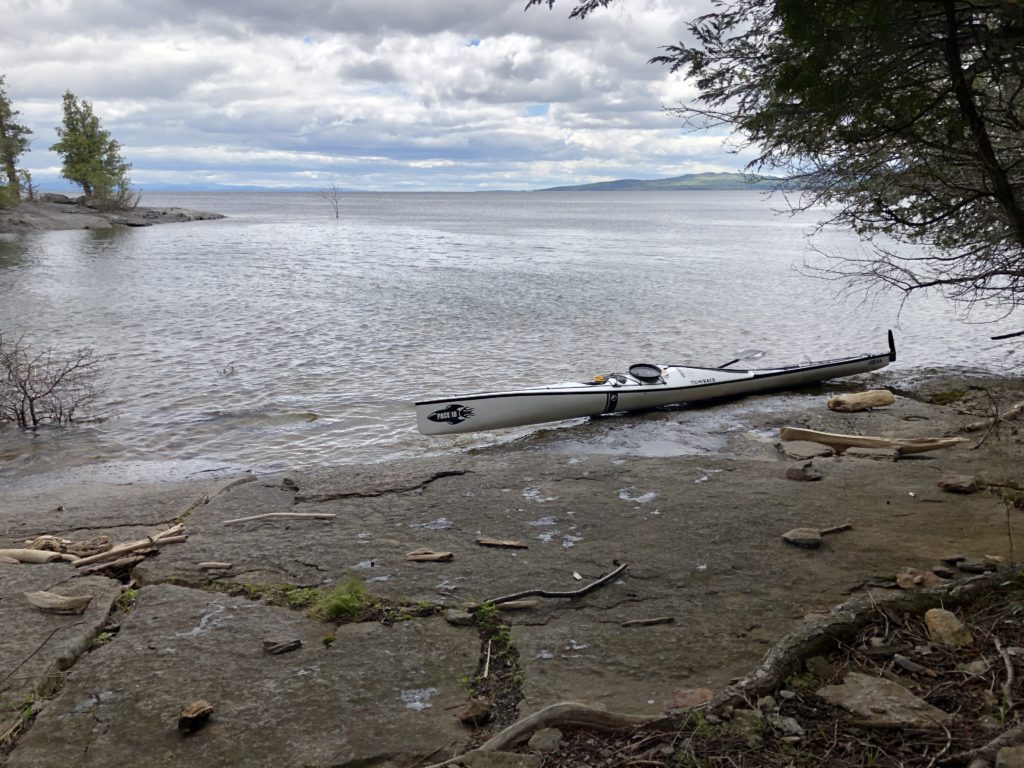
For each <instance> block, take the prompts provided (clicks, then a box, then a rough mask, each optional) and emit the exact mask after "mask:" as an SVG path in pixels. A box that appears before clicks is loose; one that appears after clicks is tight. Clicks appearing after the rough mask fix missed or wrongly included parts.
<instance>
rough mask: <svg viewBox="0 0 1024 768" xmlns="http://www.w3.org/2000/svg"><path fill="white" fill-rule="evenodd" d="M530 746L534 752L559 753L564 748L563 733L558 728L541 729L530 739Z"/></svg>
mask: <svg viewBox="0 0 1024 768" xmlns="http://www.w3.org/2000/svg"><path fill="white" fill-rule="evenodd" d="M529 745H530V749H532V750H533V751H534V752H557V751H558V748H559V747H561V746H562V732H561V731H560V730H558V729H557V728H541V729H540V730H539V731H537V732H536V733H535V734H533V736H531V737H530V742H529Z"/></svg>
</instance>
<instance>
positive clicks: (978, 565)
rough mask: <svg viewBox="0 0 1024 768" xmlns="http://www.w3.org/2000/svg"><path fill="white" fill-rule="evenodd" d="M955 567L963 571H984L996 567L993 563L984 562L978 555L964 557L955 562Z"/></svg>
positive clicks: (992, 569)
mask: <svg viewBox="0 0 1024 768" xmlns="http://www.w3.org/2000/svg"><path fill="white" fill-rule="evenodd" d="M956 567H957V568H959V569H960V570H961V571H963V572H964V573H986V572H988V571H994V570H995V569H996V567H995V566H994V565H991V564H990V563H986V562H985V561H984V560H982V559H981V558H980V557H965V558H964V559H963V560H961V561H960V562H958V563H957V564H956Z"/></svg>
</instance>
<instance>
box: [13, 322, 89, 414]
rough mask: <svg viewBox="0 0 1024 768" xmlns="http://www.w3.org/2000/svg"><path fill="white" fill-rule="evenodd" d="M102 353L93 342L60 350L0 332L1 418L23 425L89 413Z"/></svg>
mask: <svg viewBox="0 0 1024 768" xmlns="http://www.w3.org/2000/svg"><path fill="white" fill-rule="evenodd" d="M102 362H103V358H102V357H101V356H99V355H97V354H96V350H94V349H93V348H92V347H80V348H79V349H76V350H74V351H73V352H71V353H70V354H66V355H65V354H61V353H59V352H57V351H56V350H54V349H53V348H52V347H47V348H46V349H44V350H42V351H39V350H35V349H32V348H31V347H30V346H29V345H28V344H26V342H25V339H24V337H23V336H19V337H18V338H16V339H9V338H5V337H4V336H3V335H2V334H0V422H5V421H10V422H14V423H15V424H17V425H18V426H19V427H21V428H22V429H34V428H36V427H38V426H39V425H41V424H70V423H72V422H74V421H76V420H79V421H80V420H81V419H83V418H86V417H89V416H91V415H93V414H92V412H91V409H92V407H93V406H94V405H95V404H96V401H97V400H98V399H99V397H100V394H101V392H100V391H99V390H98V389H97V387H96V379H97V377H98V375H99V372H100V367H101V364H102Z"/></svg>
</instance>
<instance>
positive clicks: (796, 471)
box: [786, 461, 821, 482]
mask: <svg viewBox="0 0 1024 768" xmlns="http://www.w3.org/2000/svg"><path fill="white" fill-rule="evenodd" d="M786 477H787V478H789V479H790V480H801V481H805V482H813V481H814V480H821V472H820V471H818V470H817V469H815V468H814V466H813V465H812V464H811V462H809V461H808V462H807V463H806V464H803V465H801V466H799V467H790V468H789V469H787V470H786Z"/></svg>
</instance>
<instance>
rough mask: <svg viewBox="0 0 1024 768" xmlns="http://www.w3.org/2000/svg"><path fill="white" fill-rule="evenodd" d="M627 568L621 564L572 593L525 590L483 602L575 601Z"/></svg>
mask: <svg viewBox="0 0 1024 768" xmlns="http://www.w3.org/2000/svg"><path fill="white" fill-rule="evenodd" d="M628 567H629V566H628V565H627V564H626V563H623V564H622V565H620V566H619V567H618V568H616V569H615V570H614V571H612V572H611V573H609V574H606V575H604V576H602V577H601V578H599V579H598V580H597V581H594V582H591V583H590V584H588V585H587V586H585V587H582V588H581V589H577V590H574V591H572V592H549V591H548V590H545V589H527V590H525V591H523V592H516V593H515V594H512V595H505V596H504V597H495V598H493V599H491V600H484V603H490V604H491V605H499V604H501V603H509V602H512V601H513V600H521V599H523V598H524V597H553V598H562V597H564V598H569V599H570V600H572V599H575V598H577V597H583V596H584V595H585V594H587V593H588V592H593V591H594V590H595V589H597V588H598V587H601V586H603V585H605V584H607V583H608V582H609V581H611V580H612V579H614V578H615V577H616V576H618V575H619V574H620V573H622V572H623V571H624V570H626V568H628Z"/></svg>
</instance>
